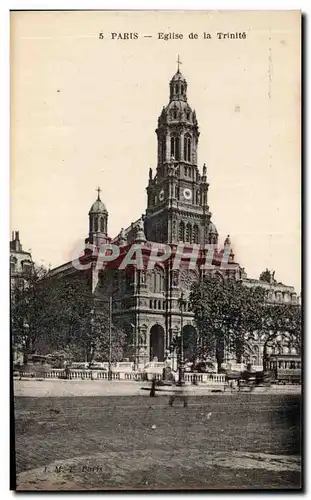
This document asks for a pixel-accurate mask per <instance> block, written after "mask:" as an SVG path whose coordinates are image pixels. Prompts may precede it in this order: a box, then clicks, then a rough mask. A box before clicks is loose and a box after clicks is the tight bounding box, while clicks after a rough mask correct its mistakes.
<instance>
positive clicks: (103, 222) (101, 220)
mask: <svg viewBox="0 0 311 500" xmlns="http://www.w3.org/2000/svg"><path fill="white" fill-rule="evenodd" d="M100 232H101V233H104V232H105V221H104V219H100Z"/></svg>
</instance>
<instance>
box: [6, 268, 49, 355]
mask: <svg viewBox="0 0 311 500" xmlns="http://www.w3.org/2000/svg"><path fill="white" fill-rule="evenodd" d="M46 273H47V271H46V269H44V268H43V267H38V266H36V265H34V266H33V268H32V272H31V273H30V274H29V275H28V277H27V280H21V281H17V282H16V286H14V289H12V290H11V333H12V345H13V349H15V350H16V351H20V352H21V353H22V354H23V359H24V363H25V364H27V361H28V356H29V354H31V353H32V352H34V351H35V346H36V343H37V341H38V339H39V336H40V334H41V332H43V331H44V328H45V324H46V319H47V314H46V310H45V304H46V294H45V292H46V290H45V289H42V288H40V287H38V283H39V282H40V281H41V280H43V278H44V276H45V275H46Z"/></svg>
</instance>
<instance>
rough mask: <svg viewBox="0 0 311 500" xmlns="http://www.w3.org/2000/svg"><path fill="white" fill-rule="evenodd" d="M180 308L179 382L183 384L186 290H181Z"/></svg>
mask: <svg viewBox="0 0 311 500" xmlns="http://www.w3.org/2000/svg"><path fill="white" fill-rule="evenodd" d="M178 304H179V309H180V338H179V353H178V354H179V356H178V382H179V383H180V384H181V383H182V382H183V380H184V339H183V327H184V306H185V305H186V300H185V299H184V292H181V295H180V298H179V299H178Z"/></svg>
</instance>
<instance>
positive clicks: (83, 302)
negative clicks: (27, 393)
mask: <svg viewBox="0 0 311 500" xmlns="http://www.w3.org/2000/svg"><path fill="white" fill-rule="evenodd" d="M25 325H27V328H26V326H25ZM108 325H109V310H108V299H107V300H102V301H101V302H100V303H99V302H98V300H97V299H96V297H95V296H94V295H93V294H92V293H91V290H90V286H89V282H88V277H87V275H85V274H80V275H78V277H75V278H67V279H65V278H63V279H59V278H50V277H49V276H48V275H43V276H40V278H37V277H36V278H35V277H34V279H33V281H32V282H31V284H30V286H29V287H28V288H27V289H23V290H19V292H18V294H17V295H16V300H15V301H14V304H13V308H12V333H13V344H14V345H20V346H22V350H23V354H24V363H25V364H26V363H27V360H28V356H29V354H31V353H34V352H39V353H40V354H47V353H53V352H61V353H62V356H63V357H64V358H66V359H67V360H68V361H72V360H76V361H81V360H87V361H88V362H89V363H91V362H92V361H93V360H94V359H95V357H96V356H99V357H102V358H103V357H104V358H107V359H108V357H109V354H108V355H107V344H109V327H108ZM111 333H112V334H111V352H112V359H113V360H115V361H118V360H119V359H121V358H122V356H123V350H122V349H123V345H124V338H125V335H124V333H123V331H122V329H120V328H119V327H117V326H116V325H113V324H112V327H111ZM108 350H109V347H108Z"/></svg>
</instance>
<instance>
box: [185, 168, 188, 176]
mask: <svg viewBox="0 0 311 500" xmlns="http://www.w3.org/2000/svg"><path fill="white" fill-rule="evenodd" d="M184 173H185V176H186V177H187V175H188V167H184Z"/></svg>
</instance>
